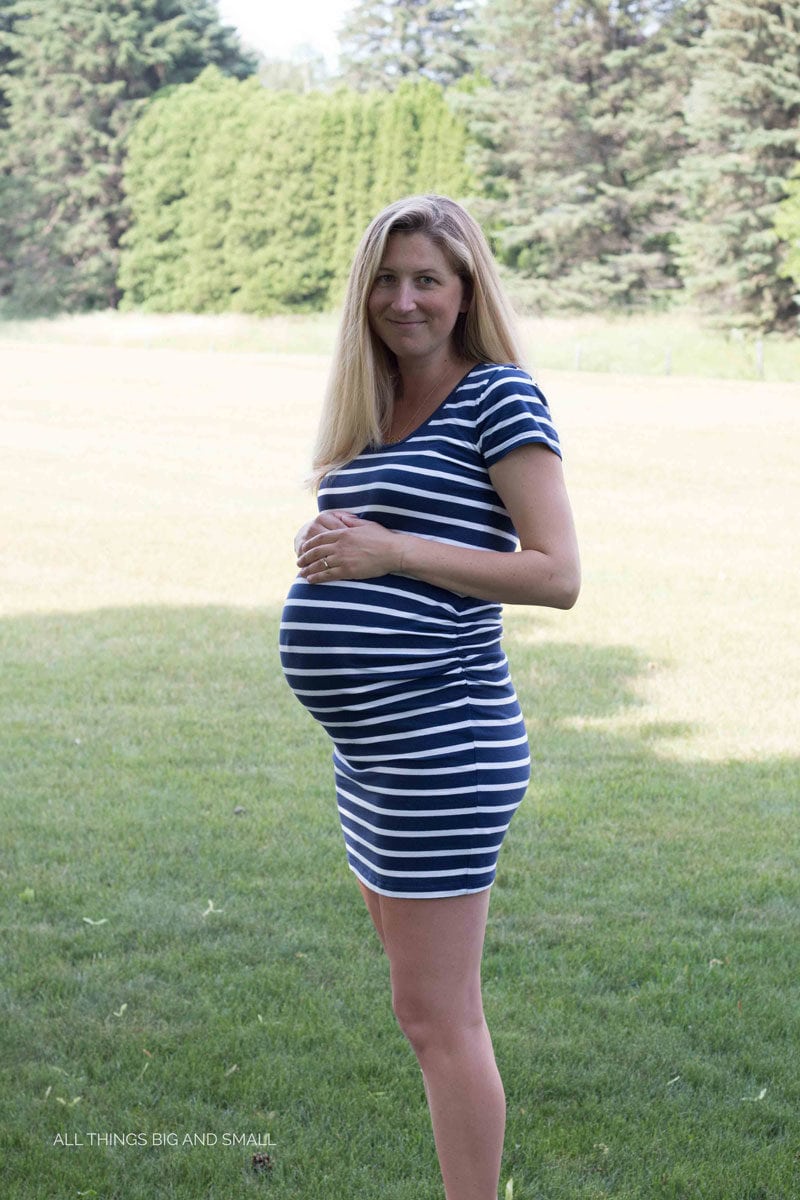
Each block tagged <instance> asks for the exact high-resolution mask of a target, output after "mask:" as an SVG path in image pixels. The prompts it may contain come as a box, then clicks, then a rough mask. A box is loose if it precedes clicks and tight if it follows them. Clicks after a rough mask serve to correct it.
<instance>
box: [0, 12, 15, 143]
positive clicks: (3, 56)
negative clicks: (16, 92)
mask: <svg viewBox="0 0 800 1200" xmlns="http://www.w3.org/2000/svg"><path fill="white" fill-rule="evenodd" d="M16 8H17V0H0V129H4V128H5V127H6V126H7V124H8V112H7V109H8V107H9V105H10V104H11V101H10V99H9V96H8V84H9V81H10V76H11V73H12V71H13V69H14V60H15V59H16V57H17V56H16V53H15V51H14V41H13V33H14V24H15V17H16Z"/></svg>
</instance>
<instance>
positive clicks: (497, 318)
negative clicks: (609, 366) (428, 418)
mask: <svg viewBox="0 0 800 1200" xmlns="http://www.w3.org/2000/svg"><path fill="white" fill-rule="evenodd" d="M393 233H423V234H425V236H426V237H428V238H430V240H431V241H432V242H434V243H435V244H436V245H437V246H439V248H440V249H441V250H442V251H443V253H444V254H445V255H446V257H447V258H448V260H449V261H450V263H451V265H452V267H453V270H454V271H456V273H457V274H458V275H460V276H461V278H462V279H463V281H464V284H465V295H466V296H467V297H468V298H469V308H468V309H467V311H466V313H461V314H460V315H459V317H458V320H457V322H456V325H455V328H454V330H453V345H454V349H455V351H456V353H457V354H458V355H459V356H460V357H461V358H462V359H464V360H465V361H472V362H486V363H498V364H499V363H513V364H515V365H521V362H522V358H521V354H520V350H519V343H518V339H517V335H516V327H515V318H514V314H513V312H512V310H511V307H510V305H509V303H508V300H507V299H506V296H505V294H504V292H503V287H502V284H501V282H500V277H499V275H498V272H497V266H496V264H495V261H494V258H493V257H492V252H491V250H490V249H489V245H488V242H487V241H486V238H485V237H484V234H483V232H482V230H481V228H480V226H479V225H478V223H477V222H476V221H475V219H474V218H473V217H471V216H470V214H469V213H468V212H467V211H466V209H465V208H463V207H462V206H461V205H460V204H457V203H456V202H455V201H454V200H450V199H448V197H447V196H435V195H428V196H408V197H406V198H405V199H403V200H396V201H395V202H394V203H393V204H390V205H389V206H388V207H387V208H385V209H384V210H383V211H382V212H380V213H378V215H377V216H376V217H375V218H374V220H373V221H372V222H371V223H370V225H369V226H368V227H367V230H366V232H365V233H364V236H363V237H362V239H361V242H360V244H359V246H358V249H357V250H356V253H355V258H354V259H353V265H352V267H351V270H350V278H349V281H348V285H347V291H346V294H345V300H344V307H343V311H342V317H341V322H340V325H339V333H338V337H337V343H336V347H335V350H334V356H333V363H332V366H331V372H330V377H329V380H328V387H327V390H326V394H325V401H324V405H323V409H322V415H321V417H320V425H319V432H318V434H317V442H316V446H315V450H314V459H313V470H312V474H311V477H310V479H309V483H310V484H311V486H312V487H313V488H314V489H316V488H318V487H319V484H320V481H321V480H322V478H323V477H324V476H325V475H327V474H328V473H329V472H332V471H336V470H338V469H339V468H340V467H342V466H343V465H344V464H345V463H347V462H350V461H351V460H352V459H354V458H356V457H357V456H358V455H359V454H361V453H362V451H363V450H365V449H366V448H367V447H369V446H379V445H381V443H382V442H383V441H384V439H385V434H386V431H387V429H388V425H389V421H390V419H391V413H392V403H393V399H394V389H395V381H396V378H397V360H396V358H395V356H394V354H393V353H392V352H391V350H389V349H388V347H387V346H386V345H384V343H383V342H382V341H381V339H380V338H379V337H377V335H376V334H374V333H373V332H372V329H371V328H370V323H369V314H368V311H367V301H368V299H369V294H370V292H371V290H372V286H373V284H374V282H375V278H376V276H377V274H378V270H379V267H380V265H381V261H382V259H383V255H384V251H385V248H386V243H387V241H388V239H389V237H390V235H391V234H393Z"/></svg>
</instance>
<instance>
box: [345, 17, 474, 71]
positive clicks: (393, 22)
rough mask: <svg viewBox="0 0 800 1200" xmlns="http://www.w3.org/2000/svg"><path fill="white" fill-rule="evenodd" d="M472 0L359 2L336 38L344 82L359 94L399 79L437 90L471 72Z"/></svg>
mask: <svg viewBox="0 0 800 1200" xmlns="http://www.w3.org/2000/svg"><path fill="white" fill-rule="evenodd" d="M476 7H477V6H476V2H475V0H450V3H442V2H441V0H438V2H437V0H359V3H357V4H356V5H355V7H354V8H353V10H352V12H350V13H349V14H348V15H347V17H346V18H345V22H344V25H343V27H342V31H341V33H340V35H339V41H340V45H341V69H342V74H343V77H344V80H345V82H346V83H348V84H350V86H352V87H356V88H358V89H360V90H361V91H365V90H367V89H370V88H378V89H383V90H386V91H393V90H394V89H395V88H396V87H398V85H399V84H400V83H402V81H403V80H404V79H405V80H418V79H429V80H431V81H433V82H434V83H439V84H441V85H442V86H447V85H448V84H451V83H454V82H455V81H456V80H457V79H460V78H461V77H462V76H463V75H467V74H469V73H470V72H471V70H472V60H473V57H474V54H475V51H476V46H477V41H476V32H475V23H474V20H473V18H474V14H475V10H476Z"/></svg>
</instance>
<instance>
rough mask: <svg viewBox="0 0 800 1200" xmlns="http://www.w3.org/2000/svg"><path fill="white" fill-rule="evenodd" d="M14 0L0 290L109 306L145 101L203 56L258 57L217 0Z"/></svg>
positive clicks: (64, 305) (51, 303)
mask: <svg viewBox="0 0 800 1200" xmlns="http://www.w3.org/2000/svg"><path fill="white" fill-rule="evenodd" d="M13 11H14V12H15V13H16V14H17V15H18V17H19V19H18V20H17V21H16V25H15V28H14V31H13V34H12V36H11V45H12V49H13V51H14V53H15V54H16V62H15V73H14V76H13V78H12V79H11V81H10V83H9V85H8V93H9V97H10V100H11V107H10V111H9V129H8V133H7V136H6V137H5V138H4V140H3V147H4V162H3V166H4V169H5V171H6V173H7V177H10V178H11V180H12V182H11V185H10V188H9V191H10V193H11V194H10V195H7V196H4V200H5V203H6V213H7V218H6V230H5V233H6V238H7V253H6V259H7V260H8V261H7V265H6V268H5V279H3V280H0V290H5V292H6V293H7V294H8V301H7V305H8V307H9V308H10V309H11V310H12V311H15V312H22V313H25V312H41V311H57V310H60V309H67V310H79V309H90V308H97V307H108V306H113V305H114V304H116V302H117V299H118V292H117V287H116V273H117V266H118V246H119V241H120V237H121V236H122V233H123V232H124V230H125V228H126V226H127V222H128V215H127V212H126V209H125V206H124V203H123V196H122V190H121V179H122V165H123V160H124V155H125V144H126V139H127V136H128V133H129V130H130V127H131V125H132V123H133V121H134V120H135V118H136V116H137V114H138V113H139V111H140V109H141V107H142V104H143V103H144V101H145V100H146V98H147V97H149V96H151V95H152V94H153V93H154V92H155V91H157V90H158V89H160V88H162V87H164V86H165V85H169V84H175V83H181V82H184V81H188V80H191V79H193V78H194V77H195V76H196V75H197V74H198V73H199V72H200V71H201V70H202V69H203V67H204V66H205V65H206V64H207V63H209V62H214V63H217V64H219V66H220V67H221V68H222V69H223V70H225V71H227V72H228V73H230V74H232V75H237V76H244V75H247V74H249V73H252V71H253V70H254V69H255V61H254V60H251V59H250V58H249V57H248V56H247V55H245V54H244V53H243V52H242V50H241V48H240V46H239V44H238V42H237V40H236V38H235V35H234V31H233V30H231V29H226V28H225V27H223V26H222V25H221V24H220V21H219V17H218V14H217V11H216V7H215V5H214V3H213V0H63V2H61V3H58V4H53V3H51V0H20V3H18V4H17V5H16V6H15V8H14V10H13ZM9 210H10V212H11V213H13V217H12V216H9ZM9 227H10V228H9ZM8 243H10V244H8Z"/></svg>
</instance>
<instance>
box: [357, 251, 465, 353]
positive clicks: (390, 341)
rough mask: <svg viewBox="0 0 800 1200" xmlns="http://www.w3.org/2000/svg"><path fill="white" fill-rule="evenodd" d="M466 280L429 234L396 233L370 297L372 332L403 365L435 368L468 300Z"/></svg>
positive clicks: (369, 308)
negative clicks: (412, 364)
mask: <svg viewBox="0 0 800 1200" xmlns="http://www.w3.org/2000/svg"><path fill="white" fill-rule="evenodd" d="M465 290H466V289H465V287H464V281H463V280H462V279H461V276H460V275H457V274H456V272H455V271H454V270H453V267H452V265H451V264H450V261H449V259H448V258H447V257H446V255H445V254H444V252H443V250H442V249H441V248H440V247H439V246H437V245H436V243H435V242H433V241H431V239H430V238H429V237H428V236H427V235H426V234H424V233H393V234H391V235H390V237H389V239H388V241H387V243H386V249H385V251H384V254H383V258H382V260H381V263H380V266H379V268H378V274H377V276H376V278H375V282H374V283H373V285H372V289H371V290H370V294H369V298H368V300H367V311H368V313H369V323H370V327H371V329H372V331H373V333H375V334H377V336H378V337H379V338H380V339H381V341H382V342H384V343H385V345H386V346H388V347H389V349H390V350H392V351H393V352H394V354H395V355H396V356H397V360H398V363H400V364H401V365H402V364H403V363H404V362H407V363H409V364H411V363H415V364H417V365H420V366H422V365H430V366H436V365H437V364H438V363H444V360H445V359H446V357H447V356H448V354H449V353H450V350H451V347H452V333H453V329H454V327H455V323H456V321H457V320H458V315H459V313H462V312H466V311H467V307H468V301H467V298H466V295H465Z"/></svg>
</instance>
